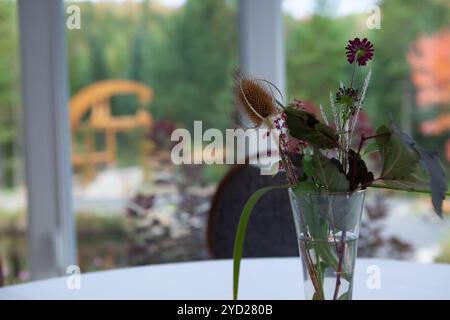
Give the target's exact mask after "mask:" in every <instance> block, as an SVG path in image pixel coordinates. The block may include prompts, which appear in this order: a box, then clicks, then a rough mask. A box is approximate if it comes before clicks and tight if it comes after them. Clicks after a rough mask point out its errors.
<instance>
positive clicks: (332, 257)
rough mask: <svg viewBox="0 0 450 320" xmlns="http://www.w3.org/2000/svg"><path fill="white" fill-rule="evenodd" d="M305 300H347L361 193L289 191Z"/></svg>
mask: <svg viewBox="0 0 450 320" xmlns="http://www.w3.org/2000/svg"><path fill="white" fill-rule="evenodd" d="M289 195H290V199H291V206H292V212H293V214H294V222H295V228H296V232H297V238H298V244H299V250H300V256H301V259H302V263H303V277H304V288H305V298H306V299H308V300H351V299H352V290H353V273H354V266H355V259H356V253H357V249H358V237H359V228H360V224H361V215H362V211H363V208H364V199H365V195H366V193H365V190H362V191H357V192H348V193H347V192H343V193H331V192H322V193H305V192H299V191H296V190H295V189H290V190H289Z"/></svg>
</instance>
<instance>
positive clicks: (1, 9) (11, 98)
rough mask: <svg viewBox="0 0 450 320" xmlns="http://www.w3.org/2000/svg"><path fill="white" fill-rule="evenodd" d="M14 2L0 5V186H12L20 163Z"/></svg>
mask: <svg viewBox="0 0 450 320" xmlns="http://www.w3.org/2000/svg"><path fill="white" fill-rule="evenodd" d="M16 14H17V12H16V3H15V2H12V1H1V2H0V39H1V41H0V186H6V187H12V186H14V185H16V184H17V183H20V182H22V181H16V179H17V175H18V172H19V161H20V150H19V148H18V147H19V146H20V140H21V139H20V137H21V132H20V130H19V129H20V128H21V125H20V111H21V108H20V104H19V101H20V98H19V97H20V87H19V68H18V59H19V52H18V51H19V49H18V37H17V21H16Z"/></svg>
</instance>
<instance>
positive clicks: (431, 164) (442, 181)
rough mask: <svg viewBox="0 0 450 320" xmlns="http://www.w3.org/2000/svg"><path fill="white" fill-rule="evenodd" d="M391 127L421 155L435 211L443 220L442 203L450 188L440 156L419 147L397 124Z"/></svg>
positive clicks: (408, 145)
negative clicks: (449, 187)
mask: <svg viewBox="0 0 450 320" xmlns="http://www.w3.org/2000/svg"><path fill="white" fill-rule="evenodd" d="M391 127H392V131H393V132H394V133H396V134H397V135H398V136H399V137H400V138H401V139H402V141H403V143H404V144H405V145H406V146H407V147H408V148H410V149H411V150H412V151H414V152H416V153H417V154H418V155H419V158H420V166H421V168H422V170H423V171H425V172H426V173H427V174H428V178H429V188H430V189H431V200H432V203H433V208H434V211H435V212H436V213H437V214H438V216H440V217H441V218H442V203H443V202H444V200H445V196H446V191H447V189H448V188H447V179H446V176H445V171H444V169H443V168H442V165H441V163H440V161H439V157H438V155H437V154H436V153H435V152H430V151H428V150H425V149H423V148H422V147H420V146H419V145H417V143H416V142H415V141H414V139H413V138H411V137H410V136H408V135H407V134H406V133H404V132H402V131H400V130H399V129H398V128H397V126H396V125H395V123H392V124H391Z"/></svg>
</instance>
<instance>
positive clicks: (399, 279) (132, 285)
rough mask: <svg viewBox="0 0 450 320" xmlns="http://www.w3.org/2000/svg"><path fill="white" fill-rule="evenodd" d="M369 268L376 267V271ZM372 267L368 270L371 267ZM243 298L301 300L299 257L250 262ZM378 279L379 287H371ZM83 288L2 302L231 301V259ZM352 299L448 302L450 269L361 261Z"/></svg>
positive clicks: (90, 279)
mask: <svg viewBox="0 0 450 320" xmlns="http://www.w3.org/2000/svg"><path fill="white" fill-rule="evenodd" d="M370 266H375V268H373V267H372V269H371V268H370ZM368 268H369V269H368ZM241 270H242V271H241V286H240V296H239V298H240V299H303V286H302V270H301V262H300V258H270V259H246V260H244V261H243V263H242V268H241ZM373 270H375V271H377V272H378V271H379V274H377V275H375V277H378V275H379V279H380V285H381V288H380V289H376V288H375V289H374V288H373V287H372V289H369V288H368V286H367V284H366V283H367V281H368V280H369V281H370V279H373V278H370V277H371V274H372V277H373V273H372V272H373ZM80 279H81V288H80V290H69V289H68V288H67V285H66V282H67V277H62V278H56V279H51V280H44V281H37V282H32V283H28V284H23V285H16V286H9V287H4V288H1V289H0V300H3V299H187V300H190V299H224V300H227V299H230V298H231V293H232V281H231V279H232V261H231V260H215V261H202V262H190V263H176V264H164V265H154V266H146V267H135V268H127V269H119V270H113V271H103V272H94V273H87V274H82V275H81V278H80ZM354 299H450V265H445V264H417V263H411V262H400V261H390V260H377V259H357V262H356V276H355V288H354Z"/></svg>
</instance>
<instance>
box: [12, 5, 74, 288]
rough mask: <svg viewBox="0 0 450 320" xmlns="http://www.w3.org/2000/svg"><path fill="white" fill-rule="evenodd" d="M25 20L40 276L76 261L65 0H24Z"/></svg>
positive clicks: (32, 209) (25, 96) (32, 221)
mask: <svg viewBox="0 0 450 320" xmlns="http://www.w3.org/2000/svg"><path fill="white" fill-rule="evenodd" d="M19 25H20V47H21V69H22V102H23V117H24V121H23V124H24V143H25V172H26V181H27V199H28V229H29V232H28V235H29V239H28V251H29V259H30V260H29V261H30V268H31V277H32V279H33V280H36V279H42V278H47V277H53V276H57V275H61V274H62V273H63V272H64V271H65V268H66V267H67V266H68V265H70V264H74V263H75V262H76V242H75V225H74V217H73V212H72V194H71V175H72V173H71V162H70V139H69V134H70V131H69V130H70V127H69V119H68V110H67V109H68V103H67V101H68V99H67V97H68V86H67V83H68V76H67V63H66V50H65V49H66V43H65V25H64V11H63V1H62V0H39V1H36V0H19Z"/></svg>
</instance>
